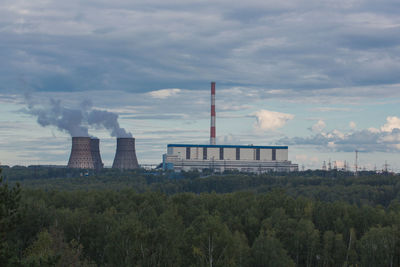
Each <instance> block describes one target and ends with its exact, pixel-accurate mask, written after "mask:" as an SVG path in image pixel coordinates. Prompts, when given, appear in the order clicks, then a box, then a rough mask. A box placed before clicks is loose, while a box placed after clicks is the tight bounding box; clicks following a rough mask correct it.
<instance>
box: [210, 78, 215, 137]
mask: <svg viewBox="0 0 400 267" xmlns="http://www.w3.org/2000/svg"><path fill="white" fill-rule="evenodd" d="M210 145H215V82H211V127H210Z"/></svg>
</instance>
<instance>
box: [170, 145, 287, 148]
mask: <svg viewBox="0 0 400 267" xmlns="http://www.w3.org/2000/svg"><path fill="white" fill-rule="evenodd" d="M167 147H217V148H220V147H224V148H264V149H288V146H253V145H249V146H244V145H190V144H168V145H167Z"/></svg>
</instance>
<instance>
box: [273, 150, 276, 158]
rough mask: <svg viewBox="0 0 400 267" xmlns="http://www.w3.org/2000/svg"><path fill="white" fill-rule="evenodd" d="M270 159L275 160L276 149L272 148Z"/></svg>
mask: <svg viewBox="0 0 400 267" xmlns="http://www.w3.org/2000/svg"><path fill="white" fill-rule="evenodd" d="M272 160H276V149H275V148H274V149H272Z"/></svg>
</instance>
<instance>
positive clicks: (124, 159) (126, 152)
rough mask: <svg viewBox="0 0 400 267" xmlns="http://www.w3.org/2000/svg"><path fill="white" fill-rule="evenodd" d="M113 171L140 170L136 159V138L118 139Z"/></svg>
mask: <svg viewBox="0 0 400 267" xmlns="http://www.w3.org/2000/svg"><path fill="white" fill-rule="evenodd" d="M112 167H113V169H121V170H129V169H137V168H139V163H138V160H137V158H136V149H135V138H132V137H126V138H117V150H116V152H115V157H114V162H113V165H112Z"/></svg>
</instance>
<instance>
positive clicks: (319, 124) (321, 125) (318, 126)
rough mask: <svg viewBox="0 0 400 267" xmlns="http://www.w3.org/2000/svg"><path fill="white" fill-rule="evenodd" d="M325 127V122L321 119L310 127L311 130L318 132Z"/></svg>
mask: <svg viewBox="0 0 400 267" xmlns="http://www.w3.org/2000/svg"><path fill="white" fill-rule="evenodd" d="M325 127H326V123H325V122H324V121H323V120H319V121H318V122H317V123H316V124H314V125H313V126H312V127H311V130H312V131H313V132H316V133H319V132H321V131H322V130H323V129H324V128H325Z"/></svg>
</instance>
